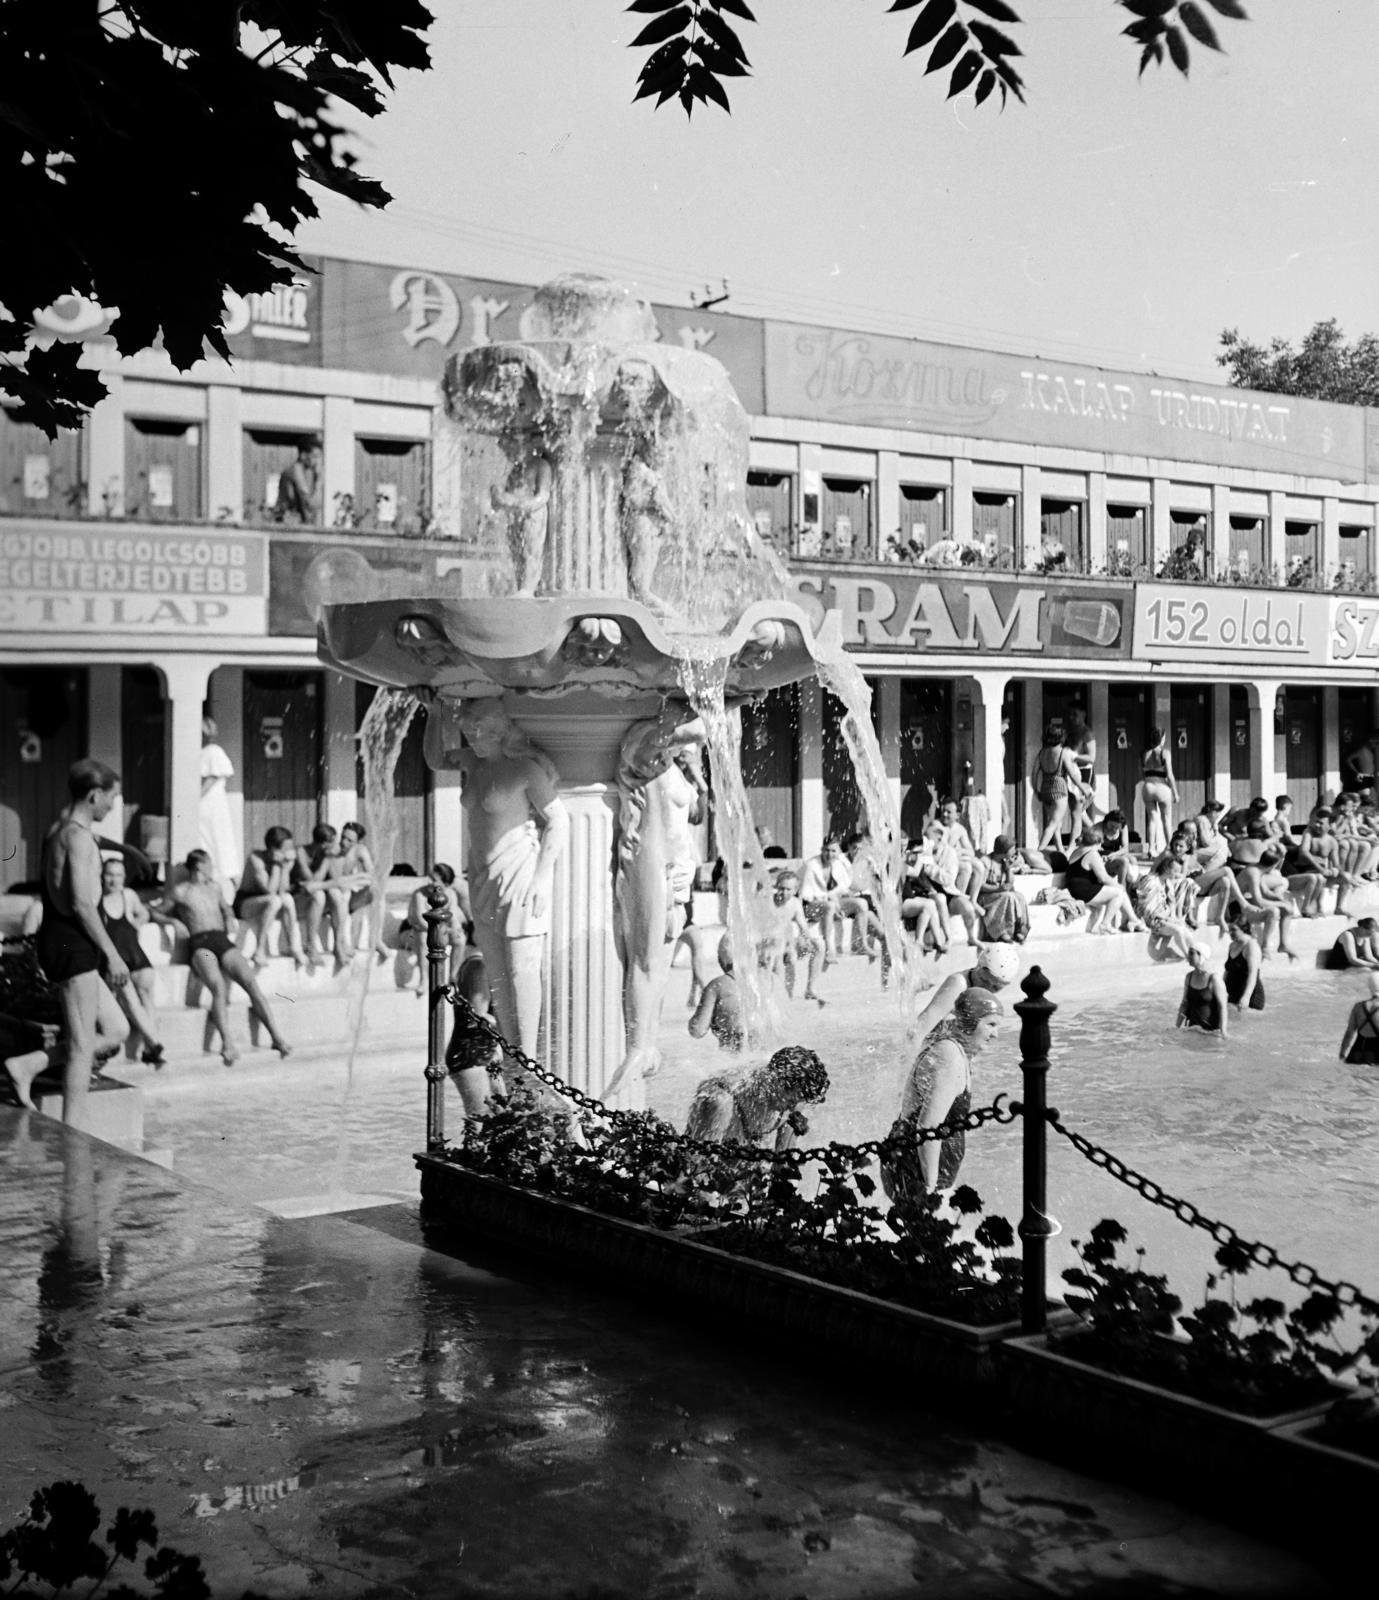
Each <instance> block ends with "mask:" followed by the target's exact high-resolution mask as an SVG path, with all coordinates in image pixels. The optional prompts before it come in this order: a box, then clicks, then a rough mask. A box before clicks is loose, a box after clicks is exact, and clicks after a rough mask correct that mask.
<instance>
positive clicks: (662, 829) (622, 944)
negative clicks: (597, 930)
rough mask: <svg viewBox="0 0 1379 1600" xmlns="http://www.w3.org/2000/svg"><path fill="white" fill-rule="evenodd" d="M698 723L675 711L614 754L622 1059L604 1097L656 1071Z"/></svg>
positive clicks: (686, 894) (686, 893)
mask: <svg viewBox="0 0 1379 1600" xmlns="http://www.w3.org/2000/svg"><path fill="white" fill-rule="evenodd" d="M706 736H707V734H706V730H705V727H704V724H703V722H702V720H701V719H700V718H698V717H694V718H691V717H690V716H689V714H688V712H687V710H686V708H685V707H684V706H676V705H668V706H666V707H665V708H664V710H663V711H662V712H661V714H660V716H659V717H651V718H648V719H647V720H646V721H644V722H634V723H633V724H632V726H631V727H630V728H629V729H628V730H627V733H626V734H625V735H624V737H623V741H622V749H621V751H620V752H619V755H618V793H619V797H620V803H619V809H618V840H617V853H616V869H615V876H614V879H613V933H614V939H615V941H616V944H617V951H618V959H619V960H620V961H621V962H622V969H623V982H622V1012H623V1024H624V1027H625V1029H626V1033H627V1052H626V1054H625V1056H624V1057H623V1061H622V1064H621V1065H620V1066H619V1068H618V1070H617V1072H616V1073H614V1075H613V1078H612V1080H611V1081H610V1082H609V1084H608V1085H607V1087H606V1088H605V1090H604V1093H605V1094H612V1093H613V1091H614V1090H615V1089H616V1088H617V1087H618V1085H619V1084H620V1083H621V1082H622V1081H623V1079H624V1078H625V1077H626V1075H627V1074H628V1073H629V1072H631V1071H634V1070H637V1071H640V1072H641V1074H642V1076H643V1077H650V1076H651V1075H652V1074H653V1073H654V1072H655V1071H656V1069H657V1068H658V1067H659V1065H660V1060H661V1058H660V1053H659V1051H658V1050H657V1049H656V1030H657V1028H658V1027H659V1026H660V1021H661V1001H662V999H663V998H664V996H665V987H666V980H667V978H668V977H669V976H670V959H671V956H672V955H673V954H674V951H675V941H676V940H677V939H678V938H679V937H680V930H681V929H682V928H683V927H684V921H685V906H686V904H687V903H688V901H689V898H690V890H691V887H692V885H693V881H694V869H695V867H696V865H697V864H698V854H697V852H696V850H695V847H694V837H693V835H692V833H691V832H690V828H691V816H692V813H694V811H695V810H696V808H697V807H698V805H699V802H700V796H701V793H702V791H703V780H702V778H700V779H699V781H698V782H696V781H695V779H696V775H697V772H698V761H699V749H700V747H701V746H702V744H703V742H704V740H705V738H706Z"/></svg>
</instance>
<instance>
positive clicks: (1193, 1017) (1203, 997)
mask: <svg viewBox="0 0 1379 1600" xmlns="http://www.w3.org/2000/svg"><path fill="white" fill-rule="evenodd" d="M1210 959H1211V950H1210V948H1209V947H1208V946H1207V945H1205V944H1203V943H1202V942H1201V940H1199V939H1194V940H1193V942H1192V943H1191V944H1190V945H1189V946H1188V947H1187V964H1188V974H1187V977H1186V978H1184V979H1183V998H1182V1001H1181V1002H1180V1003H1179V1006H1178V1024H1177V1025H1178V1026H1179V1027H1180V1028H1200V1029H1201V1030H1202V1032H1203V1033H1219V1034H1220V1035H1221V1037H1222V1038H1223V1039H1227V1038H1229V1037H1230V1030H1229V1029H1228V1028H1227V1026H1226V1005H1227V1000H1226V985H1225V981H1224V980H1223V979H1222V977H1221V974H1220V973H1219V972H1212V971H1211V969H1210V968H1209V967H1208V966H1207V962H1208V961H1209V960H1210Z"/></svg>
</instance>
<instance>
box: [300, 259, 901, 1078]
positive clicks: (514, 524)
mask: <svg viewBox="0 0 1379 1600" xmlns="http://www.w3.org/2000/svg"><path fill="white" fill-rule="evenodd" d="M531 329H532V333H533V335H534V336H533V337H532V338H530V339H527V340H524V341H522V342H520V343H506V344H492V345H488V346H485V347H483V348H480V349H475V350H471V351H470V352H468V353H467V354H465V355H463V356H459V357H456V358H455V359H454V360H452V362H451V364H450V367H449V369H448V371H447V374H446V378H445V384H444V394H445V406H446V414H447V417H448V419H449V425H450V426H451V427H453V428H454V429H455V430H456V432H457V435H458V439H459V442H460V445H461V448H462V450H463V452H464V460H465V461H466V465H467V474H468V482H467V483H466V486H465V487H466V495H467V499H468V502H469V503H470V504H471V505H477V506H478V507H479V512H478V514H477V516H476V519H475V520H476V522H477V527H476V528H475V529H473V530H467V531H470V532H471V533H472V534H473V535H474V537H472V538H470V539H469V540H467V541H466V542H465V544H464V545H463V546H462V551H463V555H462V557H460V558H457V559H456V561H455V562H454V563H447V565H448V566H449V565H453V567H454V568H455V569H456V570H454V571H451V572H449V573H448V574H447V575H446V576H445V577H444V578H442V579H440V580H439V581H438V582H436V583H434V584H428V585H424V586H423V585H422V584H420V583H419V582H418V580H417V579H416V578H415V577H414V576H412V575H409V574H405V573H396V572H380V571H375V570H374V569H372V568H371V567H370V566H369V563H368V562H367V561H366V560H365V559H364V558H363V557H362V556H361V555H360V554H358V553H357V552H352V551H334V552H330V553H329V554H327V555H325V556H322V557H321V558H319V559H318V561H317V562H316V563H315V565H314V566H313V569H312V570H311V572H310V573H309V575H308V580H309V585H310V589H311V595H310V598H311V601H312V602H313V603H314V605H315V607H316V612H317V618H318V634H319V653H320V655H321V658H322V660H324V661H325V662H326V663H328V664H329V665H330V666H332V667H335V668H336V669H338V670H339V671H341V672H344V673H347V674H349V675H351V676H354V677H357V678H362V679H364V680H366V681H368V682H372V683H375V684H381V685H385V686H390V687H393V688H395V689H403V690H410V691H412V693H414V694H415V695H416V696H417V697H418V698H419V699H420V700H421V701H422V703H423V704H424V705H425V707H426V713H427V726H426V736H425V748H426V753H427V759H428V760H429V761H430V763H431V764H432V766H433V767H435V768H438V769H455V768H458V769H459V770H460V771H461V772H462V773H463V808H464V827H465V835H466V837H465V851H464V855H465V861H466V871H467V875H468V879H469V888H470V895H471V900H472V904H473V909H474V917H475V924H476V940H477V942H478V944H479V947H480V949H481V950H482V952H483V955H484V958H485V962H486V965H487V967H488V971H489V974H490V979H491V982H492V987H493V991H494V1005H495V1012H496V1016H497V1021H498V1024H499V1026H500V1028H501V1029H502V1031H503V1033H504V1035H505V1036H506V1037H507V1038H508V1039H509V1040H510V1041H512V1042H513V1043H515V1044H518V1045H520V1047H521V1048H522V1049H524V1050H526V1051H527V1052H529V1053H530V1054H533V1055H537V1056H539V1057H541V1058H542V1059H543V1060H544V1061H545V1062H546V1063H547V1064H548V1065H549V1066H550V1067H551V1068H552V1069H553V1070H554V1071H556V1072H558V1073H559V1074H560V1075H561V1076H562V1077H564V1078H565V1079H566V1080H567V1081H568V1082H570V1083H572V1084H574V1085H575V1086H576V1087H578V1088H580V1089H583V1090H584V1091H585V1092H587V1093H590V1094H594V1095H596V1096H598V1097H600V1098H608V1100H609V1103H611V1104H614V1105H618V1106H622V1107H626V1108H630V1109H640V1108H642V1107H643V1106H644V1105H645V1090H644V1079H645V1077H646V1076H648V1075H649V1074H650V1073H651V1072H653V1071H654V1070H655V1068H656V1066H657V1064H658V1058H657V1054H656V1049H655V1037H656V1028H657V1024H658V1022H659V1019H660V1012H661V1001H662V996H663V993H664V989H665V985H666V980H667V977H668V974H669V967H670V959H671V954H672V951H673V949H674V944H675V940H676V937H677V936H678V934H679V932H680V930H681V927H682V926H683V923H684V918H685V907H686V905H687V903H688V901H689V897H690V891H691V879H692V874H693V869H694V866H695V865H696V862H697V855H698V852H697V851H696V850H695V848H694V840H693V834H692V826H693V822H694V821H695V820H697V817H698V814H699V812H700V810H701V808H702V796H703V793H704V792H705V789H706V783H705V779H704V776H703V772H702V757H703V754H704V752H705V750H706V749H707V750H708V751H710V752H711V754H710V760H711V762H712V765H713V789H714V792H715V795H716V799H717V815H716V822H717V843H718V848H719V851H720V853H721V854H722V855H723V857H724V859H725V861H727V862H728V864H729V867H730V870H732V871H734V872H737V871H738V870H739V864H741V863H747V864H748V870H749V873H750V872H755V873H758V874H761V875H762V876H763V877H764V867H763V866H762V863H761V860H760V853H759V849H758V846H757V844H756V840H755V837H754V835H753V831H752V828H751V825H750V823H751V819H750V813H749V811H748V808H747V803H746V795H745V792H744V790H743V786H742V780H741V774H740V771H739V769H738V764H737V751H738V747H739V741H740V720H739V717H738V715H737V711H738V708H739V707H740V706H741V704H742V702H743V701H745V700H746V699H748V698H750V697H753V696H758V695H761V694H764V693H766V692H767V691H768V690H770V689H772V688H774V687H777V686H781V685H785V684H789V683H793V682H795V681H797V680H799V679H801V678H804V677H806V676H809V675H812V674H816V673H817V674H819V675H820V676H821V677H823V679H824V681H825V682H826V683H827V685H828V686H829V687H830V688H831V689H832V690H833V691H834V692H835V693H838V694H841V695H842V696H843V698H844V700H845V703H846V704H847V705H848V709H849V712H850V716H849V718H848V724H849V729H850V731H849V735H848V736H849V741H850V742H851V743H852V744H853V745H854V747H855V749H856V750H857V751H859V752H860V753H861V754H862V755H863V756H864V757H867V756H872V757H874V758H875V760H876V765H877V768H878V773H879V752H876V751H875V737H874V735H873V733H872V728H871V721H870V717H869V716H868V715H867V714H866V708H867V690H866V686H865V684H864V683H863V681H862V679H861V677H860V675H859V674H858V673H857V672H856V669H855V667H853V665H852V663H850V662H849V661H847V659H846V658H845V656H844V654H843V650H842V647H841V641H840V638H839V635H838V632H837V628H836V624H835V621H834V619H833V618H831V617H828V618H825V619H823V620H822V621H821V622H820V623H819V625H818V626H816V625H815V621H814V620H813V619H811V618H810V617H809V616H808V615H807V614H806V613H805V612H804V611H803V610H801V609H800V607H799V606H797V605H796V604H795V603H794V602H793V601H791V600H789V599H787V598H786V596H787V595H788V593H789V585H788V580H787V576H786V573H785V571H784V569H783V568H782V567H781V565H780V563H779V561H778V560H777V558H776V556H775V555H774V553H773V552H772V551H771V550H770V549H769V548H768V547H766V546H765V545H764V544H763V543H762V542H761V540H760V539H759V537H758V536H757V534H756V532H755V530H754V528H753V527H752V525H751V522H750V520H749V519H748V517H747V515H746V505H745V497H744V490H745V483H746V469H747V418H746V415H745V413H744V412H743V409H742V406H741V404H740V403H739V401H738V400H737V397H736V396H735V394H734V393H733V391H732V387H731V385H730V384H729V382H728V379H727V375H726V373H725V372H724V370H723V368H722V367H721V365H720V364H719V363H718V362H717V361H715V360H713V359H712V358H711V357H709V356H706V355H704V354H702V353H701V352H698V351H692V350H686V349H682V348H680V347H678V346H665V345H661V344H658V343H657V342H656V341H657V330H656V325H655V321H654V318H653V317H652V314H651V310H650V308H649V306H648V305H647V304H646V302H645V301H643V300H641V299H639V298H637V297H636V296H635V295H633V294H632V293H630V292H629V291H628V290H626V289H624V288H622V287H621V286H619V285H617V284H613V283H610V282H607V281H604V280H601V279H597V278H590V277H585V276H581V275H569V276H566V277H563V278H560V279H557V280H556V281H555V282H553V283H550V284H548V285H546V286H545V287H544V288H543V289H541V290H539V291H538V292H537V295H536V301H535V306H534V309H533V317H532V320H531ZM867 792H868V796H869V798H870V799H871V800H872V801H873V805H872V810H871V822H872V831H873V836H874V839H875V841H876V843H877V845H878V847H879V850H880V853H881V857H882V860H883V861H884V860H886V858H887V857H890V858H892V859H894V855H895V852H896V850H897V849H898V840H899V824H898V818H897V817H896V816H895V815H894V806H893V804H892V803H891V801H890V793H889V789H888V788H887V786H886V785H885V783H884V781H878V782H875V783H872V784H870V785H868V786H867ZM439 853H440V854H442V855H446V854H451V851H450V850H448V849H443V850H441V851H440V852H439ZM892 898H893V897H892ZM761 901H762V897H761V896H760V895H757V894H752V893H744V892H742V891H741V884H740V882H739V887H738V892H736V893H731V892H730V896H729V904H730V923H729V926H730V932H731V933H732V934H733V935H734V942H735V944H736V945H737V947H738V948H744V949H751V948H755V942H756V939H757V938H758V937H759V936H760V934H761V932H762V929H761V928H760V926H759V924H758V923H757V921H756V920H755V919H756V917H757V916H758V914H759V912H760V909H761ZM892 920H893V918H892ZM896 933H897V934H898V923H897V924H896ZM897 948H898V941H897ZM755 967H756V963H755V962H752V961H742V962H739V964H738V973H739V977H740V978H741V979H742V981H743V983H744V986H745V987H746V989H747V991H748V993H747V1000H748V1004H749V1007H753V1006H755V1009H756V1011H757V1012H758V1013H759V1016H760V1036H761V1037H762V1038H767V1037H769V1034H770V1031H771V1019H770V1015H769V1007H766V1006H765V1005H764V1004H763V1003H762V997H761V996H760V995H759V994H757V993H756V992H755V985H756V978H755Z"/></svg>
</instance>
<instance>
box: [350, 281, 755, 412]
mask: <svg viewBox="0 0 1379 1600" xmlns="http://www.w3.org/2000/svg"><path fill="white" fill-rule="evenodd" d="M533 293H534V289H533V286H532V285H530V284H519V283H503V282H500V281H497V280H495V279H489V278H465V277H461V276H459V275H457V274H455V273H449V272H433V271H431V270H429V269H426V268H422V267H384V266H377V265H374V264H372V263H368V262H361V261H336V260H328V261H327V262H326V263H325V266H324V270H323V274H322V294H323V299H324V309H325V322H324V328H325V349H324V354H323V358H322V359H323V362H324V365H326V366H328V367H344V368H347V369H355V370H357V369H361V368H362V369H363V370H365V371H368V372H396V373H402V374H405V375H408V376H412V377H418V378H435V379H439V377H440V375H441V373H442V372H443V371H444V370H445V364H446V362H447V361H448V360H449V359H450V357H451V356H453V355H458V354H460V353H462V352H463V351H465V350H468V349H472V348H474V347H476V346H480V345H487V344H496V343H499V342H501V341H503V340H506V339H522V338H526V337H528V336H529V334H530V315H529V313H530V310H531V303H532V296H533ZM652 310H653V312H654V313H655V316H656V325H657V327H658V328H659V330H660V334H661V338H662V339H663V340H666V341H674V342H676V343H679V344H682V345H684V346H685V347H686V348H687V349H690V350H702V351H704V352H705V353H706V354H708V355H711V356H713V357H714V358H715V359H716V360H718V361H721V362H722V363H723V365H724V366H725V367H726V368H727V369H728V375H729V377H730V378H731V379H732V382H733V387H734V388H735V389H736V390H737V394H738V398H739V399H740V400H741V401H742V404H743V405H744V406H745V407H746V409H747V410H748V411H750V412H760V411H761V410H763V409H764V406H765V385H764V382H763V375H762V362H763V358H762V326H763V325H762V323H761V322H759V321H758V320H757V319H756V318H753V317H736V316H728V315H725V314H724V313H722V312H714V311H695V310H691V309H688V308H686V307H684V306H660V305H653V307H652Z"/></svg>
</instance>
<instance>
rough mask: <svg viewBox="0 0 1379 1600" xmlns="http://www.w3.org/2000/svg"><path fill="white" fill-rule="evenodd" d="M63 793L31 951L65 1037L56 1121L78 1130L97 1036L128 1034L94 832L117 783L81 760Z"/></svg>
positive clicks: (125, 975)
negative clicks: (54, 997) (57, 1006)
mask: <svg viewBox="0 0 1379 1600" xmlns="http://www.w3.org/2000/svg"><path fill="white" fill-rule="evenodd" d="M67 792H68V794H69V795H70V796H71V803H70V804H69V805H68V806H67V807H66V808H65V810H64V811H63V813H62V815H61V816H60V817H59V818H58V820H57V821H56V822H55V823H54V824H53V825H52V827H51V828H50V829H49V830H48V834H47V837H46V838H45V839H44V841H43V856H42V869H41V879H42V883H41V889H40V893H41V895H42V899H43V923H42V926H41V927H40V928H39V930H38V939H37V944H36V953H37V955H38V964H39V966H40V967H42V969H43V972H44V975H45V976H46V977H47V979H48V981H49V982H50V983H52V984H53V985H54V986H55V987H56V988H57V991H58V994H59V996H60V998H61V1003H62V1021H63V1028H64V1031H65V1033H66V1039H67V1059H66V1062H65V1064H64V1067H63V1075H62V1120H63V1121H64V1122H67V1123H71V1124H72V1126H73V1127H78V1128H84V1127H85V1126H86V1125H87V1112H86V1105H87V1096H88V1094H89V1092H90V1088H91V1069H92V1067H94V1066H95V1064H96V1050H97V1035H101V1036H103V1037H104V1039H105V1040H106V1041H109V1040H112V1039H113V1040H115V1041H116V1042H117V1043H119V1042H123V1040H124V1039H125V1038H126V1037H128V1032H129V1025H128V1023H127V1022H126V1021H125V1018H124V1013H123V1012H122V1011H121V1010H120V1008H119V1006H118V1005H117V1004H116V1001H115V996H114V993H113V992H112V991H113V990H117V989H120V988H122V987H123V986H124V985H125V984H127V983H128V982H129V968H128V967H127V966H126V965H125V963H124V961H123V960H122V959H121V957H120V953H119V951H118V950H116V948H115V946H114V944H112V943H111V939H110V935H109V934H108V933H107V932H106V931H105V925H104V924H103V923H102V922H101V918H100V909H99V907H100V899H101V854H100V850H99V848H98V847H97V844H96V834H95V829H96V825H97V824H98V823H101V822H104V821H105V819H106V818H107V817H108V816H109V815H110V811H111V808H112V807H113V806H114V804H115V801H116V799H117V798H118V796H119V792H120V777H119V774H118V773H117V772H115V771H114V770H113V769H112V768H110V767H108V766H106V764H105V763H104V762H103V761H95V760H92V759H91V758H90V757H87V758H86V759H85V760H82V761H78V762H76V763H75V764H74V765H73V767H72V768H71V770H70V771H69V772H68V774H67ZM102 975H104V982H103V981H102ZM106 984H109V986H110V987H109V988H107V987H106ZM21 1098H23V1093H22V1091H21Z"/></svg>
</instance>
